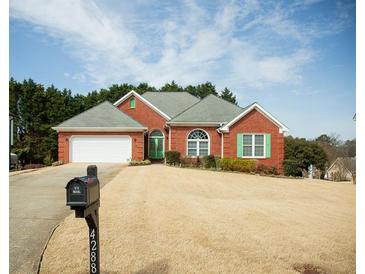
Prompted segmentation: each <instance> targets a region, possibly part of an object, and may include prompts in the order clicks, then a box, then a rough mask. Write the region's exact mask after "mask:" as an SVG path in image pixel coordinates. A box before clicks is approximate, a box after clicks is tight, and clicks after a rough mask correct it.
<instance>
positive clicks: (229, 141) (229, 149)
mask: <svg viewBox="0 0 365 274" xmlns="http://www.w3.org/2000/svg"><path fill="white" fill-rule="evenodd" d="M237 133H270V134H271V157H270V158H267V159H258V161H259V162H260V163H262V164H264V165H267V166H269V167H271V166H275V167H276V168H277V169H278V171H279V172H282V171H283V161H284V134H283V133H279V128H278V126H276V125H275V124H273V123H272V122H271V121H270V120H269V119H267V118H266V117H265V116H264V115H262V114H261V113H260V112H258V111H257V110H255V109H254V110H253V111H251V112H250V113H248V114H247V115H246V116H244V117H243V118H242V119H241V120H240V121H238V122H236V123H235V124H234V125H232V126H231V127H230V129H229V133H226V134H224V157H231V158H237Z"/></svg>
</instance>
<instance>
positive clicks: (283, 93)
mask: <svg viewBox="0 0 365 274" xmlns="http://www.w3.org/2000/svg"><path fill="white" fill-rule="evenodd" d="M355 29H356V28H355V1H332V0H331V1H319V0H302V1H254V0H250V1H193V0H189V1H174V2H173V1H147V0H138V1H116V0H114V1H112V0H110V1H81V0H74V1H64V0H55V1H40V0H29V1H20V0H12V1H10V76H12V77H14V78H15V79H16V80H23V79H24V78H29V77H30V78H33V79H34V80H35V81H37V82H40V83H42V84H44V85H46V86H47V85H50V84H54V85H55V86H56V87H58V88H69V89H71V90H72V91H73V92H74V93H82V94H85V93H87V92H88V91H91V90H95V89H99V88H102V87H108V86H110V85H111V84H114V83H125V82H127V83H132V84H136V83H139V82H147V83H149V84H150V85H154V86H156V87H160V86H161V85H163V84H164V83H166V82H170V81H172V80H175V81H176V82H177V83H178V84H180V85H182V86H186V85H189V84H191V85H196V84H199V83H203V82H206V81H210V82H212V83H213V84H215V85H216V87H217V88H218V90H221V89H223V88H224V87H228V88H229V89H230V90H232V91H233V92H234V93H235V95H236V96H237V98H238V101H239V104H240V105H242V106H245V105H248V104H250V103H252V102H253V101H257V102H259V103H260V104H261V105H262V106H263V107H264V108H266V109H267V110H268V111H269V112H271V113H272V114H273V115H274V116H276V117H277V118H278V119H279V120H280V121H282V122H283V123H284V124H286V125H287V126H288V127H289V128H290V134H292V135H294V136H301V137H307V138H314V137H316V136H319V135H320V134H322V133H326V134H339V135H340V137H341V138H342V139H349V138H354V137H355V135H356V132H355V123H354V122H353V121H352V117H353V115H354V113H355V99H356V98H355Z"/></svg>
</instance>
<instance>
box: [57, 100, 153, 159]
mask: <svg viewBox="0 0 365 274" xmlns="http://www.w3.org/2000/svg"><path fill="white" fill-rule="evenodd" d="M53 129H55V130H57V132H58V159H59V160H63V161H64V162H65V163H69V162H74V163H127V162H129V161H130V160H143V151H144V132H145V131H146V130H147V128H146V127H144V126H143V125H141V124H140V123H138V122H137V121H136V120H134V119H133V118H131V117H130V116H128V115H126V114H125V113H123V112H121V111H120V110H119V109H118V108H116V107H115V106H113V105H112V104H111V103H109V102H104V103H101V104H100V105H97V106H95V107H93V108H91V109H89V110H87V111H84V112H82V113H80V114H79V115H76V116H75V117H72V118H71V119H69V120H67V121H65V122H63V123H61V124H59V125H58V126H56V127H54V128H53Z"/></svg>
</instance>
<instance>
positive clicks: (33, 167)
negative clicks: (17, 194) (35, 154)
mask: <svg viewBox="0 0 365 274" xmlns="http://www.w3.org/2000/svg"><path fill="white" fill-rule="evenodd" d="M41 167H44V165H43V164H27V165H25V166H24V167H23V168H22V169H35V168H41Z"/></svg>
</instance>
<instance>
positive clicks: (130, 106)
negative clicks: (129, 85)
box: [129, 97, 136, 109]
mask: <svg viewBox="0 0 365 274" xmlns="http://www.w3.org/2000/svg"><path fill="white" fill-rule="evenodd" d="M132 102H133V106H132ZM129 108H132V109H134V108H136V98H134V97H132V98H130V99H129Z"/></svg>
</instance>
